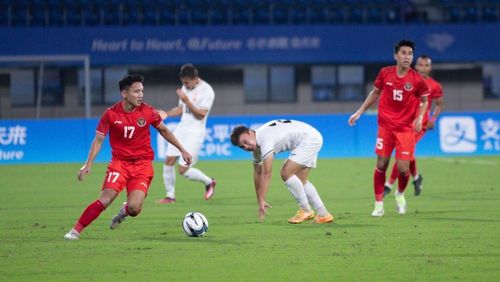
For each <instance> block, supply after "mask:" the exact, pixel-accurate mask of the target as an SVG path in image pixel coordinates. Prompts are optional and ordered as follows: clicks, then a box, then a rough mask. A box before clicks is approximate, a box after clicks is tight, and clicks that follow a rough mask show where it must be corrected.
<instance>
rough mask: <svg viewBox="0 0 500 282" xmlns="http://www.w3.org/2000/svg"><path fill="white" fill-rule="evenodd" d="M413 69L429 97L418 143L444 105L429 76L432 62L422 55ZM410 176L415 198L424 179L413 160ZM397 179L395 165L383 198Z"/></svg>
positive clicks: (430, 127)
mask: <svg viewBox="0 0 500 282" xmlns="http://www.w3.org/2000/svg"><path fill="white" fill-rule="evenodd" d="M415 69H416V70H417V72H418V73H420V74H421V75H422V76H423V77H424V79H425V82H426V83H427V86H428V87H429V91H430V95H429V98H428V100H429V106H428V107H427V111H426V113H425V115H424V120H423V121H422V130H421V131H420V132H417V133H416V136H415V142H417V143H418V141H420V139H422V137H423V136H424V134H425V132H426V131H427V129H433V128H434V123H435V121H436V118H437V117H438V116H439V114H440V113H441V112H442V111H443V105H444V97H443V96H444V94H443V88H442V87H441V84H439V82H437V81H435V80H434V79H433V78H432V77H430V76H429V74H430V73H431V72H432V60H431V58H429V57H428V56H426V55H422V56H420V57H419V58H418V59H417V64H416V65H415ZM433 101H434V102H435V104H436V106H435V108H434V112H433V113H432V116H431V107H432V102H433ZM410 174H411V176H412V177H413V187H414V188H415V196H418V195H420V193H421V192H422V181H423V180H424V177H423V176H422V174H419V173H418V171H417V161H416V160H415V159H413V160H412V161H410ZM397 177H398V168H397V166H396V164H394V166H393V167H392V172H391V177H390V178H389V181H387V182H386V183H385V186H384V196H385V195H387V194H389V193H391V188H392V185H393V184H394V182H395V181H396V178H397Z"/></svg>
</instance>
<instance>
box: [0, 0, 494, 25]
mask: <svg viewBox="0 0 500 282" xmlns="http://www.w3.org/2000/svg"><path fill="white" fill-rule="evenodd" d="M421 3H422V1H415V3H414V2H412V1H411V0H400V1H396V0H275V1H266V0H143V1H140V0H0V5H1V9H0V13H1V14H0V26H12V27H21V26H98V25H105V26H130V25H150V26H151V25H167V26H175V25H269V24H271V25H284V24H294V25H301V24H402V23H427V22H429V17H428V16H427V11H428V10H430V9H432V10H433V11H436V10H437V11H438V13H437V14H438V15H441V18H438V19H437V20H436V17H435V16H434V17H433V19H432V20H433V22H449V23H481V22H499V21H500V0H456V1H452V0H434V1H432V0H430V1H428V2H427V3H426V4H421ZM424 3H425V2H424ZM435 14H436V13H434V15H435Z"/></svg>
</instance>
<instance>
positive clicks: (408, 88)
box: [405, 82, 413, 91]
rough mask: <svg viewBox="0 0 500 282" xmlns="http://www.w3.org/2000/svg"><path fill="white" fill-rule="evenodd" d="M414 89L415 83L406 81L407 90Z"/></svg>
mask: <svg viewBox="0 0 500 282" xmlns="http://www.w3.org/2000/svg"><path fill="white" fill-rule="evenodd" d="M412 89H413V85H411V83H409V82H407V83H405V90H406V91H410V90H412Z"/></svg>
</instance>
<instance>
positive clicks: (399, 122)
mask: <svg viewBox="0 0 500 282" xmlns="http://www.w3.org/2000/svg"><path fill="white" fill-rule="evenodd" d="M414 50H415V44H414V43H413V42H412V41H408V40H401V41H399V42H398V43H397V44H396V45H395V46H394V59H395V60H396V65H395V66H388V67H384V68H382V69H381V70H380V72H379V74H378V76H377V78H376V80H375V84H374V87H373V90H372V91H371V92H370V94H368V96H367V97H366V99H365V101H364V102H363V104H362V105H361V107H360V108H359V109H358V110H357V111H356V112H355V113H354V114H352V115H351V116H350V117H349V121H348V122H349V125H351V126H354V125H355V124H356V121H357V120H358V119H359V118H360V116H361V115H362V114H363V113H364V112H365V111H366V109H368V108H369V107H370V106H372V105H373V104H374V103H375V102H376V101H377V99H378V98H379V97H380V102H379V105H378V132H377V140H376V141H377V142H376V145H375V153H376V154H377V164H376V168H375V172H374V175H373V184H374V185H373V186H374V192H375V209H374V210H373V212H372V216H376V217H381V216H383V215H384V202H383V198H384V183H385V171H386V170H387V166H388V165H389V161H390V159H391V154H392V151H393V150H394V148H395V149H396V164H397V166H398V171H399V176H398V189H397V191H396V193H395V196H396V197H395V198H396V207H397V210H398V213H399V214H401V215H403V214H405V213H406V199H405V197H404V190H405V189H406V185H407V184H408V180H409V178H410V175H409V166H410V161H411V160H412V159H413V153H414V150H415V132H419V131H421V130H422V122H423V119H424V114H425V111H426V109H427V96H428V95H429V88H428V87H427V84H426V83H425V81H424V79H423V78H422V76H421V75H420V74H418V73H417V72H416V71H414V70H413V69H412V68H411V64H412V62H413V52H414Z"/></svg>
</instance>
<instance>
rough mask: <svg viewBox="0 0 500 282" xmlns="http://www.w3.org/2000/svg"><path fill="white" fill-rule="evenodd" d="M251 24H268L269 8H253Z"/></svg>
mask: <svg viewBox="0 0 500 282" xmlns="http://www.w3.org/2000/svg"><path fill="white" fill-rule="evenodd" d="M253 23H254V24H269V23H270V15H269V7H267V6H260V7H256V8H254V10H253Z"/></svg>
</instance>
